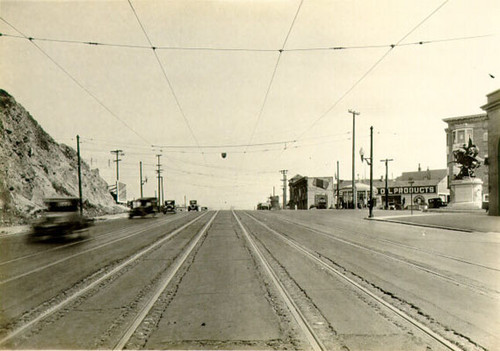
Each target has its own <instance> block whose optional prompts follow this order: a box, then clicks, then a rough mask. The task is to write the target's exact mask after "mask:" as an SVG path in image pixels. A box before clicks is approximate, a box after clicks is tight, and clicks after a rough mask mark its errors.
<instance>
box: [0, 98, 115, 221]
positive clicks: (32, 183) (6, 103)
mask: <svg viewBox="0 0 500 351" xmlns="http://www.w3.org/2000/svg"><path fill="white" fill-rule="evenodd" d="M107 187H108V184H107V183H106V182H105V181H104V180H103V179H102V178H101V177H100V176H99V170H91V169H90V167H89V166H88V165H87V164H86V163H85V162H83V161H82V189H83V200H84V212H86V213H87V214H88V215H90V216H95V215H99V214H106V213H117V212H123V210H124V208H123V207H121V206H117V205H116V204H115V203H114V201H113V198H112V197H111V195H110V194H109V192H108V190H107ZM68 196H75V197H78V162H77V153H76V151H75V150H74V149H72V148H71V147H69V146H67V145H64V144H58V143H57V142H55V141H54V139H53V138H52V137H51V136H50V135H48V134H47V133H46V132H45V131H44V130H43V129H42V127H40V125H39V124H38V123H37V122H36V121H35V119H34V118H33V117H32V116H31V115H30V114H29V112H27V111H26V110H25V109H24V108H23V107H22V106H21V105H19V104H18V103H17V102H16V101H15V99H14V98H13V97H12V96H10V95H9V94H8V93H7V92H6V91H4V90H1V89H0V226H1V225H8V224H16V223H26V222H28V221H29V219H30V218H32V217H33V216H34V215H35V214H36V213H38V212H40V210H41V209H42V208H43V199H44V198H46V197H68Z"/></svg>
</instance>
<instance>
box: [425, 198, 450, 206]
mask: <svg viewBox="0 0 500 351" xmlns="http://www.w3.org/2000/svg"><path fill="white" fill-rule="evenodd" d="M427 202H428V203H429V208H440V207H445V206H446V202H444V201H443V199H441V198H440V197H434V198H432V199H429V200H427Z"/></svg>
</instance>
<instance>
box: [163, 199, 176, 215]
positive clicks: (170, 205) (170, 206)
mask: <svg viewBox="0 0 500 351" xmlns="http://www.w3.org/2000/svg"><path fill="white" fill-rule="evenodd" d="M176 212H177V211H176V209H175V200H167V201H165V206H164V207H163V213H176Z"/></svg>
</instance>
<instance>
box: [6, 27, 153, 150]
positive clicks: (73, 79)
mask: <svg viewBox="0 0 500 351" xmlns="http://www.w3.org/2000/svg"><path fill="white" fill-rule="evenodd" d="M0 19H1V20H2V21H3V22H5V23H6V24H7V25H8V26H10V27H11V28H12V29H14V30H15V31H16V32H18V33H19V34H21V35H22V36H24V37H25V38H26V39H29V38H28V37H27V36H26V35H24V33H22V32H21V31H20V30H19V29H17V28H16V27H14V26H13V25H12V24H11V23H9V22H8V21H7V20H5V19H4V18H3V17H0ZM30 42H31V44H33V45H34V46H35V47H36V48H37V49H38V50H39V51H40V52H41V53H42V54H43V55H44V56H45V57H47V58H48V59H49V60H50V61H51V62H52V63H53V64H54V65H56V66H57V67H58V68H59V69H60V70H61V71H62V72H63V73H64V74H66V75H67V76H68V77H69V78H70V79H71V80H72V81H73V82H74V83H75V84H76V85H78V86H79V87H80V88H81V89H82V90H83V91H85V92H86V93H87V94H88V95H89V96H90V97H92V98H93V99H94V100H95V101H96V102H97V103H98V104H99V105H100V106H101V107H102V108H104V109H105V110H106V111H108V113H109V114H111V115H112V116H113V117H115V118H116V119H117V120H118V121H120V122H121V123H122V124H123V125H124V126H125V127H127V128H128V129H129V130H130V131H132V132H133V133H134V134H135V135H137V136H138V137H139V138H141V139H142V140H144V141H147V139H146V138H144V137H143V136H142V135H140V134H139V133H137V132H136V131H135V130H134V129H133V128H132V127H130V126H129V125H128V124H127V123H126V122H125V121H124V120H123V119H121V118H120V117H119V116H118V115H117V114H115V113H114V112H113V111H111V109H110V108H109V107H108V106H106V105H105V104H104V103H103V102H102V101H101V100H100V99H99V98H98V97H97V96H95V94H93V93H92V92H91V91H90V90H89V89H87V88H86V87H85V86H84V85H83V84H82V83H80V82H79V81H78V80H77V79H76V78H75V77H74V76H73V75H72V74H71V73H69V72H68V71H67V70H66V69H65V68H64V67H63V66H62V65H61V64H59V63H58V62H57V61H56V60H55V59H53V58H52V56H50V55H49V54H48V53H47V52H46V51H45V50H43V49H42V48H41V47H40V46H39V45H37V44H36V43H35V42H34V41H33V40H30Z"/></svg>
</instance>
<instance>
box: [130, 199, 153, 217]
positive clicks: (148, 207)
mask: <svg viewBox="0 0 500 351" xmlns="http://www.w3.org/2000/svg"><path fill="white" fill-rule="evenodd" d="M156 213H158V199H156V197H142V198H139V199H137V200H134V201H132V207H131V208H130V211H129V214H128V218H133V217H145V216H147V215H152V216H153V217H154V216H156Z"/></svg>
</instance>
